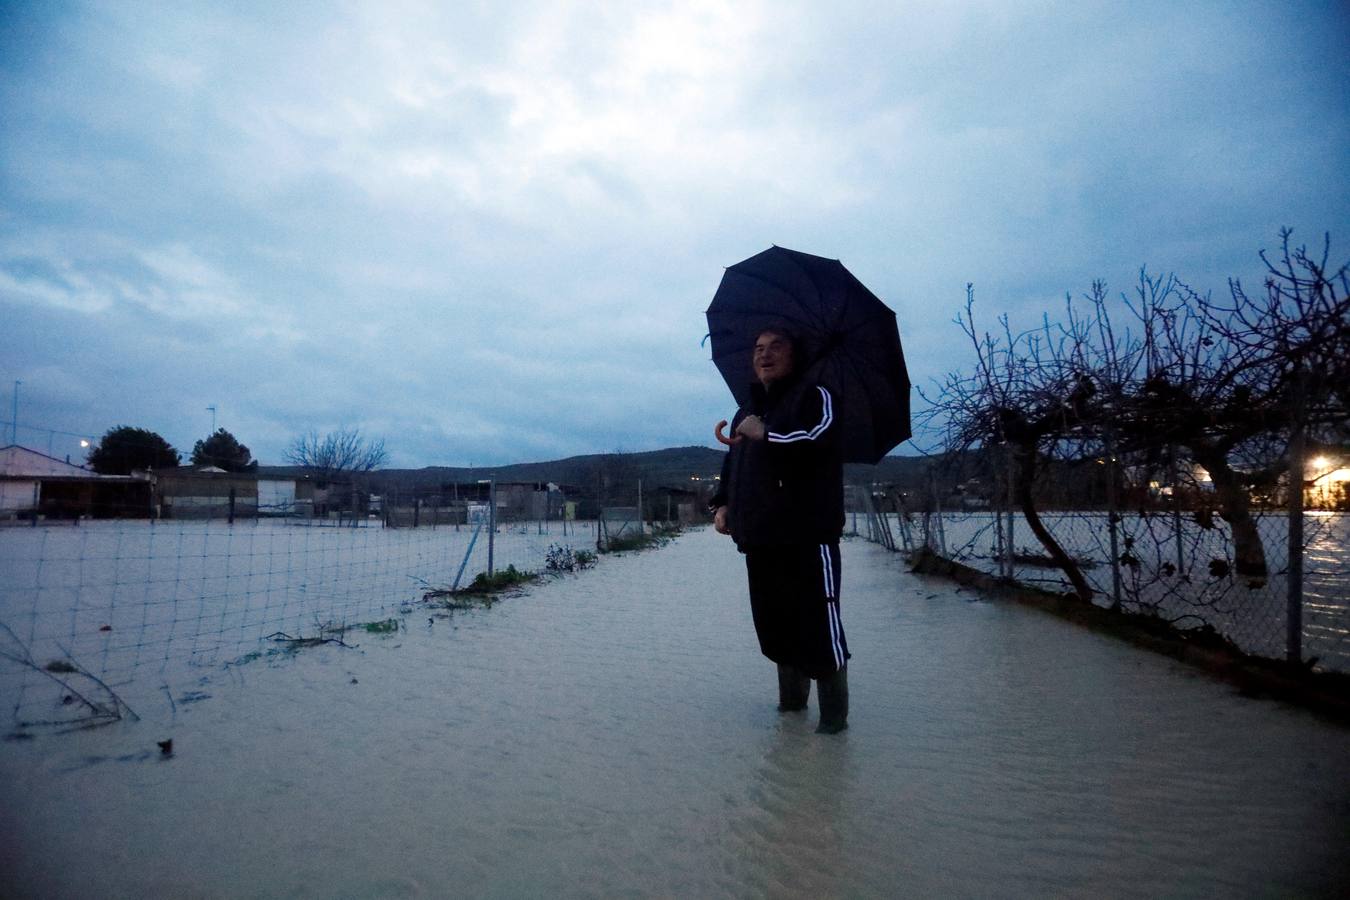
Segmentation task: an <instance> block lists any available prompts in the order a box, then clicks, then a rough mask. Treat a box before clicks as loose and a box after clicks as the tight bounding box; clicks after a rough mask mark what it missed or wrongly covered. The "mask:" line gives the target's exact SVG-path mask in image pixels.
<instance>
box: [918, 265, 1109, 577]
mask: <svg viewBox="0 0 1350 900" xmlns="http://www.w3.org/2000/svg"><path fill="white" fill-rule="evenodd" d="M1093 290H1094V293H1095V294H1096V295H1097V296H1098V298H1100V295H1101V294H1102V293H1104V291H1105V287H1104V286H1103V285H1100V284H1097V285H1094V286H1093ZM1066 313H1067V315H1066V320H1065V322H1064V323H1063V324H1059V325H1055V324H1052V323H1051V322H1050V320H1049V319H1048V318H1044V319H1043V320H1042V323H1041V325H1040V327H1038V328H1035V329H1032V330H1029V331H1024V332H1020V333H1018V332H1014V331H1013V330H1012V328H1011V326H1010V323H1009V320H1008V317H1007V316H1006V315H1004V316H1001V317H1000V318H999V324H1000V326H1001V329H1002V334H1001V335H1000V336H995V335H993V334H990V333H988V332H985V333H981V332H980V330H979V329H978V328H977V326H976V324H975V301H974V287H973V286H972V285H967V286H966V308H965V311H964V313H963V314H962V315H959V316H958V317H957V319H956V324H957V325H958V326H959V327H960V328H961V330H962V331H964V332H965V334H966V337H967V338H968V339H969V340H970V342H971V344H972V346H973V347H974V349H975V357H976V365H975V371H974V372H973V373H969V374H967V373H960V372H954V373H951V374H949V375H948V376H947V378H946V380H945V382H943V383H942V384H941V386H940V390H939V393H938V395H937V397H936V398H928V397H927V396H925V397H924V399H925V400H928V403H929V410H928V413H927V415H928V416H929V417H930V420H934V421H936V420H937V419H942V420H943V421H944V423H945V432H946V433H945V440H944V445H945V446H944V449H945V450H947V451H948V452H949V453H951V454H953V458H959V457H960V456H962V455H964V454H967V453H969V452H970V451H972V450H984V451H989V450H992V449H994V448H998V447H1002V448H1006V450H1007V451H1008V452H1009V453H1010V454H1011V457H1012V463H1013V465H1012V479H1013V484H1012V493H1013V496H1014V497H1015V498H1016V501H1017V505H1018V507H1019V508H1020V509H1021V512H1022V515H1023V517H1024V518H1025V519H1026V522H1027V525H1028V526H1030V528H1031V530H1032V533H1033V534H1035V535H1036V538H1037V540H1038V541H1040V543H1041V546H1042V547H1044V548H1045V551H1046V553H1048V554H1049V556H1050V558H1051V559H1052V560H1053V561H1054V563H1055V565H1056V566H1058V567H1059V568H1060V570H1061V571H1063V572H1064V574H1065V576H1066V577H1067V578H1068V579H1069V582H1070V583H1071V584H1072V585H1073V589H1074V593H1075V594H1077V595H1078V596H1079V597H1080V598H1082V599H1084V600H1089V599H1091V597H1092V588H1091V586H1090V585H1089V584H1088V582H1087V579H1086V578H1085V577H1084V576H1083V573H1082V571H1081V569H1080V568H1079V566H1078V564H1077V562H1076V561H1075V560H1074V559H1073V558H1072V557H1071V556H1070V555H1069V554H1068V553H1067V552H1065V550H1064V548H1063V547H1062V546H1060V544H1059V542H1058V541H1057V540H1056V539H1055V537H1054V535H1053V534H1051V533H1050V531H1049V529H1048V528H1046V527H1045V524H1044V523H1043V522H1042V521H1041V517H1040V513H1039V511H1038V509H1037V505H1036V498H1035V492H1034V485H1035V483H1036V479H1037V476H1038V474H1039V473H1040V471H1041V469H1042V467H1043V465H1044V463H1045V462H1046V461H1047V460H1049V459H1052V458H1054V457H1055V456H1057V455H1064V454H1066V453H1067V454H1073V453H1075V452H1077V453H1078V454H1079V455H1081V453H1082V451H1083V449H1084V447H1085V446H1086V445H1088V444H1095V442H1096V435H1095V433H1094V432H1093V431H1091V430H1090V429H1085V428H1084V425H1085V423H1087V422H1088V421H1089V420H1090V411H1091V408H1092V406H1091V404H1092V398H1093V396H1094V395H1095V394H1096V393H1097V386H1096V384H1095V382H1094V379H1093V378H1092V377H1091V375H1090V374H1089V373H1090V371H1091V369H1090V363H1095V364H1098V365H1100V364H1101V363H1102V359H1101V352H1100V351H1101V346H1100V344H1101V343H1103V342H1102V341H1099V342H1098V345H1097V346H1094V337H1095V338H1100V337H1101V336H1102V334H1103V332H1102V325H1101V323H1100V322H1098V321H1097V320H1095V319H1091V318H1084V317H1082V316H1081V315H1079V313H1078V311H1077V310H1076V309H1075V307H1074V306H1073V303H1072V301H1069V302H1068V304H1067V310H1066ZM1104 343H1106V344H1107V345H1108V346H1113V345H1114V341H1113V340H1112V341H1106V342H1104ZM1113 352H1114V351H1113ZM921 393H922V392H921Z"/></svg>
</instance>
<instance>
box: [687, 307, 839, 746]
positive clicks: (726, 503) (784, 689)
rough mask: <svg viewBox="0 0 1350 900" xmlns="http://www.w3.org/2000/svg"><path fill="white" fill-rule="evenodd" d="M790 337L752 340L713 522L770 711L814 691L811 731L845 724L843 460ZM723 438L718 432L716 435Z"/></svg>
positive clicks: (797, 706)
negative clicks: (758, 659)
mask: <svg viewBox="0 0 1350 900" xmlns="http://www.w3.org/2000/svg"><path fill="white" fill-rule="evenodd" d="M802 362H803V360H802V354H801V348H800V346H799V344H798V342H797V341H796V340H795V338H794V337H793V335H792V333H791V332H790V331H789V330H787V329H785V328H782V329H779V328H775V329H770V330H767V331H764V332H763V333H761V334H760V335H759V336H758V337H757V338H756V340H755V349H754V357H753V367H754V374H755V378H756V379H757V381H758V384H754V385H753V386H752V393H751V399H750V402H749V403H748V404H747V405H746V406H744V407H742V408H741V409H740V410H738V411H737V413H736V416H735V418H734V419H733V420H732V424H731V431H732V437H731V438H729V439H724V441H725V442H726V443H729V444H730V445H731V446H730V449H729V450H728V451H727V455H726V459H725V460H724V461H723V463H722V483H721V487H720V488H719V490H718V492H717V495H716V496H714V497H713V499H712V502H711V503H710V504H709V505H710V507H711V509H712V510H713V512H714V524H715V526H716V528H717V530H718V531H719V532H721V533H722V534H729V535H731V537H732V539H733V540H735V542H736V546H737V548H738V549H739V550H740V551H741V552H742V553H744V554H745V568H746V574H747V576H748V579H749V583H750V609H751V613H752V614H753V616H754V621H755V633H756V635H757V636H758V637H759V646H760V651H761V652H762V653H763V654H764V655H765V656H766V657H768V658H769V659H771V660H773V661H774V662H775V663H777V664H778V701H779V703H778V708H779V709H780V710H781V711H784V712H791V711H797V710H802V709H805V708H806V703H807V699H808V697H809V696H810V693H811V680H812V679H815V680H816V683H817V686H818V687H817V694H816V695H817V700H818V703H819V705H820V722H819V726H818V727H817V728H816V731H817V732H820V733H824V734H835V733H838V732H840V731H843V730H844V729H845V728H847V727H848V680H847V663H848V658H849V653H848V644H847V643H846V642H845V640H844V627H843V624H842V623H841V622H840V619H839V537H840V535H841V534H842V533H843V530H844V479H843V459H842V454H841V451H840V443H839V441H840V434H839V426H838V425H837V424H836V420H835V409H834V402H835V398H834V397H833V396H832V395H831V393H830V391H829V390H828V389H827V388H825V387H824V386H823V385H819V384H815V383H813V382H811V381H809V380H806V379H804V378H802V377H801V375H802V372H801V369H802ZM718 429H719V431H718V435H719V437H720V436H721V432H720V429H721V425H719V426H718Z"/></svg>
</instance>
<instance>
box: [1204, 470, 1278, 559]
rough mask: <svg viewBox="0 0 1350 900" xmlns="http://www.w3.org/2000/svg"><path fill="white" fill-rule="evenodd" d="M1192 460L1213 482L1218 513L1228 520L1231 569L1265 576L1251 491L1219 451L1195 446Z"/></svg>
mask: <svg viewBox="0 0 1350 900" xmlns="http://www.w3.org/2000/svg"><path fill="white" fill-rule="evenodd" d="M1192 450H1193V451H1194V452H1195V461H1196V462H1198V463H1199V464H1200V465H1202V466H1204V467H1205V471H1207V472H1208V473H1209V479H1210V481H1212V482H1213V483H1214V495H1215V496H1216V497H1217V498H1218V500H1219V516H1220V518H1222V519H1223V520H1224V521H1225V522H1227V523H1228V526H1229V528H1230V529H1232V533H1233V569H1234V571H1236V572H1237V574H1239V575H1244V576H1247V577H1251V578H1260V579H1265V577H1266V575H1267V574H1268V573H1269V570H1268V569H1267V567H1266V550H1265V545H1264V544H1263V543H1262V542H1261V532H1260V531H1258V530H1257V528H1256V521H1255V520H1254V519H1253V518H1252V514H1251V495H1250V494H1249V493H1248V491H1247V485H1245V484H1243V483H1242V481H1241V479H1239V478H1238V476H1237V473H1236V472H1234V471H1233V470H1232V468H1230V467H1229V465H1228V461H1227V460H1226V459H1224V458H1223V457H1222V456H1221V455H1219V454H1217V453H1216V454H1209V453H1205V452H1203V451H1199V450H1195V448H1192Z"/></svg>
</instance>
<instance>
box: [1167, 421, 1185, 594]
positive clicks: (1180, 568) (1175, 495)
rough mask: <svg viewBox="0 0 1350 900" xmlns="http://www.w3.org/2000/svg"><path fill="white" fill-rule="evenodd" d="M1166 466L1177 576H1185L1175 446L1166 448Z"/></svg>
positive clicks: (1179, 474)
mask: <svg viewBox="0 0 1350 900" xmlns="http://www.w3.org/2000/svg"><path fill="white" fill-rule="evenodd" d="M1167 465H1168V467H1169V468H1170V469H1171V472H1170V473H1169V474H1170V476H1171V478H1172V533H1173V534H1174V535H1175V536H1176V542H1177V576H1178V577H1183V578H1184V577H1185V575H1186V547H1185V544H1184V543H1183V540H1182V533H1181V470H1180V469H1179V468H1178V467H1177V445H1176V444H1169V445H1168V447H1167Z"/></svg>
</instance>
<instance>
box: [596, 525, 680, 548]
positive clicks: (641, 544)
mask: <svg viewBox="0 0 1350 900" xmlns="http://www.w3.org/2000/svg"><path fill="white" fill-rule="evenodd" d="M681 531H682V529H681V528H680V526H679V525H669V524H667V525H662V524H660V523H654V524H653V525H652V530H651V531H650V532H647V533H644V534H624V535H621V536H619V537H617V538H610V539H609V540H608V541H607V542H606V543H605V545H604V547H602V548H601V549H600V552H601V553H624V552H627V551H630V550H650V549H652V548H654V547H663V546H665V545H666V544H668V543H670V542H671V541H672V540H674V539H675V537H676V536H677V535H679V533H680V532H681Z"/></svg>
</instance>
